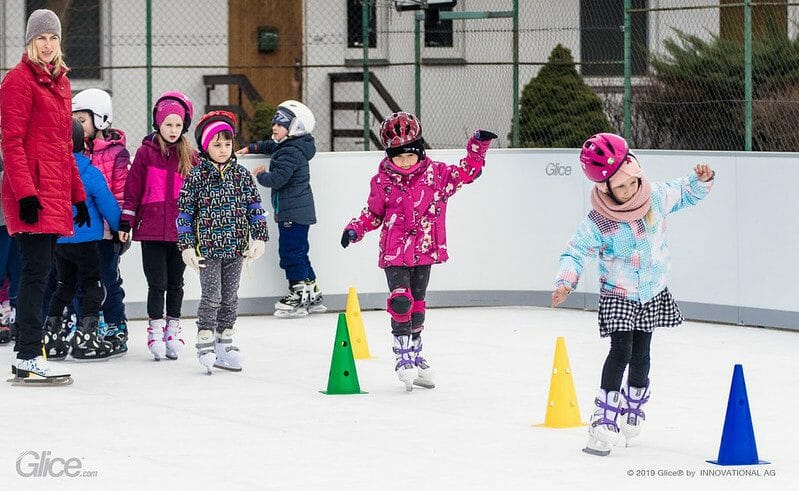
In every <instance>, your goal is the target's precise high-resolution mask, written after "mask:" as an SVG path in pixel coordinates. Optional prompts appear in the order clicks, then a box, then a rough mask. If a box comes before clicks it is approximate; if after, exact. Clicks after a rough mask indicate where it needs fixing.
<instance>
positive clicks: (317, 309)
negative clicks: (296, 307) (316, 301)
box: [308, 305, 327, 314]
mask: <svg viewBox="0 0 799 491" xmlns="http://www.w3.org/2000/svg"><path fill="white" fill-rule="evenodd" d="M308 312H309V313H311V314H321V313H322V312H327V307H325V306H324V305H315V306H312V307H308Z"/></svg>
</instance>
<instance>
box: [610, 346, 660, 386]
mask: <svg viewBox="0 0 799 491" xmlns="http://www.w3.org/2000/svg"><path fill="white" fill-rule="evenodd" d="M651 342H652V333H651V332H644V331H616V332H614V333H611V334H610V353H608V357H607V358H606V359H605V366H604V367H603V368H602V388H603V389H605V390H606V391H614V390H615V391H618V390H619V389H620V388H621V379H622V378H623V377H624V369H625V368H627V365H630V371H629V373H628V374H627V381H628V382H629V384H630V386H631V387H646V381H647V379H648V378H649V345H650V344H651Z"/></svg>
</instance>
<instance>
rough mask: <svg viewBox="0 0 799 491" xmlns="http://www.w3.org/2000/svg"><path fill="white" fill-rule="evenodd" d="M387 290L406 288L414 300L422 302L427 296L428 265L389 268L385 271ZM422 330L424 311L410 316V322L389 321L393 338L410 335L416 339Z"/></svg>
mask: <svg viewBox="0 0 799 491" xmlns="http://www.w3.org/2000/svg"><path fill="white" fill-rule="evenodd" d="M385 272H386V281H387V282H388V289H389V290H391V291H393V290H394V289H395V288H407V289H409V290H410V291H411V295H413V299H414V300H424V297H425V295H426V294H427V284H428V282H429V281H430V265H429V264H428V265H425V266H415V267H412V268H408V267H405V266H389V267H387V268H386V269H385ZM422 329H424V310H422V311H421V312H414V313H412V314H411V320H409V321H407V322H397V321H395V320H394V319H391V333H392V334H393V335H395V336H407V335H408V334H412V335H413V337H414V338H416V337H418V336H419V334H420V333H421V332H422Z"/></svg>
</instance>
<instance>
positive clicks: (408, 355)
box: [392, 334, 417, 392]
mask: <svg viewBox="0 0 799 491" xmlns="http://www.w3.org/2000/svg"><path fill="white" fill-rule="evenodd" d="M392 351H394V356H395V357H396V361H397V364H396V365H395V366H394V371H396V372H397V377H399V379H400V382H402V383H404V384H405V390H407V391H408V392H410V391H412V390H413V381H414V380H415V379H416V377H417V370H416V365H414V363H413V359H412V353H413V346H411V336H410V334H406V335H404V336H394V347H393V348H392Z"/></svg>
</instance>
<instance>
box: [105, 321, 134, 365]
mask: <svg viewBox="0 0 799 491" xmlns="http://www.w3.org/2000/svg"><path fill="white" fill-rule="evenodd" d="M103 339H105V340H106V341H108V342H109V343H111V346H112V351H111V356H112V357H113V356H122V355H124V354H125V353H127V352H128V323H127V321H124V320H123V321H122V322H120V323H119V324H108V329H106V332H105V337H104V338H103Z"/></svg>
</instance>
